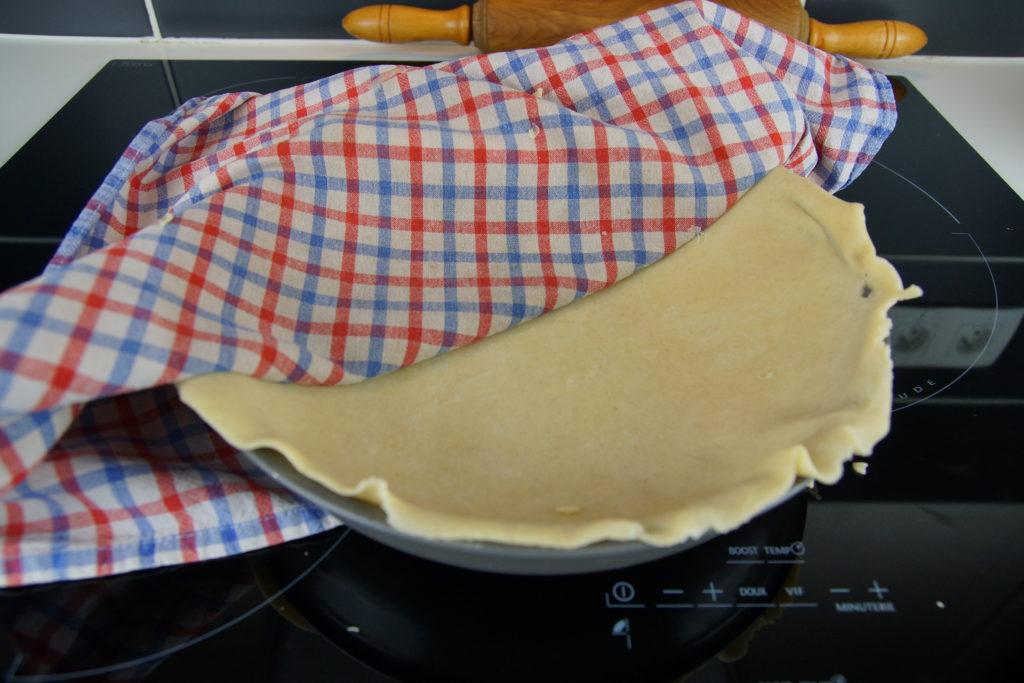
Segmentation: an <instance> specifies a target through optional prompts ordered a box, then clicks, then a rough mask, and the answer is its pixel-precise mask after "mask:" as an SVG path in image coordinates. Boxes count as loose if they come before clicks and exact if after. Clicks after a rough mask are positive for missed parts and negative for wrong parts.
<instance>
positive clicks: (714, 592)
mask: <svg viewBox="0 0 1024 683" xmlns="http://www.w3.org/2000/svg"><path fill="white" fill-rule="evenodd" d="M702 592H704V593H706V594H708V595H710V596H711V602H718V594H719V593H724V592H725V591H724V590H722V589H721V588H715V582H714V581H708V587H707V588H705V589H704V590H703V591H702Z"/></svg>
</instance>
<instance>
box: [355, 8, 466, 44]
mask: <svg viewBox="0 0 1024 683" xmlns="http://www.w3.org/2000/svg"><path fill="white" fill-rule="evenodd" d="M471 16H472V10H471V8H470V6H469V5H462V6H460V7H455V8H453V9H449V10H429V9H423V8H421V7H408V6H406V5H366V6H365V7H360V8H359V9H356V10H353V11H351V12H349V13H348V14H346V15H345V18H344V19H342V20H341V26H342V28H344V29H345V31H346V32H348V33H349V34H351V35H353V36H355V37H356V38H362V39H363V40H371V41H373V42H375V43H414V42H417V41H420V40H449V41H452V42H454V43H458V44H459V45H469V43H470V40H471V36H470V33H471V31H470V25H471Z"/></svg>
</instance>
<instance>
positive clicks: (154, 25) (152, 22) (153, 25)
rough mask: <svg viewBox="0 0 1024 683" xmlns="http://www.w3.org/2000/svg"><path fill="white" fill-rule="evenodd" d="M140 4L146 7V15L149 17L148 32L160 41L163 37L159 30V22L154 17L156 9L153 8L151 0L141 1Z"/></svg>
mask: <svg viewBox="0 0 1024 683" xmlns="http://www.w3.org/2000/svg"><path fill="white" fill-rule="evenodd" d="M142 3H143V4H144V5H145V6H146V15H147V16H148V17H149V30H150V31H152V32H153V37H154V38H156V39H157V40H160V39H162V38H163V37H164V34H163V32H162V31H161V30H160V20H159V19H157V16H156V8H155V7H153V0H142Z"/></svg>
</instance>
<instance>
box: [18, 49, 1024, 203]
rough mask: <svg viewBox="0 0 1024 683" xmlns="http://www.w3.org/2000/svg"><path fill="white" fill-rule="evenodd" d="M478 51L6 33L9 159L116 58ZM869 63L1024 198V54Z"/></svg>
mask: <svg viewBox="0 0 1024 683" xmlns="http://www.w3.org/2000/svg"><path fill="white" fill-rule="evenodd" d="M475 53H476V50H475V48H473V47H463V46H459V45H454V44H451V43H440V42H430V43H416V44H409V45H389V44H382V43H371V42H367V41H362V40H345V39H338V40H312V39H241V38H224V39H222V38H152V37H144V38H96V37H83V36H35V35H15V34H0V92H3V93H4V96H3V98H2V99H0V131H2V133H0V163H2V162H6V161H7V159H9V158H10V156H11V155H13V154H14V153H15V152H16V151H17V150H18V149H19V148H20V147H21V145H22V144H24V143H25V142H26V141H27V140H28V139H29V138H30V137H31V136H32V135H33V134H34V133H35V132H36V131H37V130H39V128H41V127H42V126H43V124H44V123H45V122H46V121H47V120H49V118H50V117H51V116H53V114H55V113H56V112H57V111H58V110H59V109H60V108H61V107H62V106H63V105H64V104H65V102H67V100H68V99H70V97H71V96H72V95H74V93H75V92H77V91H78V89H79V88H81V87H82V85H84V84H85V83H86V82H88V81H89V79H90V78H92V76H93V75H95V74H96V73H97V72H98V71H99V70H100V69H101V68H102V67H103V66H104V65H105V64H106V63H107V62H109V61H111V60H115V59H254V60H256V59H261V60H262V59H269V60H274V59H280V60H289V59H302V60H354V61H389V60H392V61H441V60H445V59H454V58H457V57H462V56H466V55H471V54H475ZM865 63H866V64H867V65H869V66H871V67H873V68H876V69H878V70H880V71H883V72H885V73H887V74H891V75H900V76H905V77H906V78H908V79H909V80H910V82H911V83H913V84H914V86H915V87H916V88H917V89H918V90H920V91H921V92H922V93H923V94H924V96H925V97H927V98H928V100H929V101H931V103H932V104H933V105H935V107H936V108H937V109H938V110H939V111H940V112H942V114H943V116H945V117H946V119H947V120H948V121H949V122H950V123H951V124H952V125H953V126H954V127H955V128H956V129H957V130H958V131H959V132H960V134H961V135H963V136H964V137H965V138H966V139H967V140H968V142H969V143H970V144H971V145H972V146H973V147H974V148H975V149H976V150H977V151H978V152H979V153H980V154H981V155H982V156H983V157H984V158H985V159H986V161H987V162H988V163H989V164H990V165H991V166H992V167H993V168H994V169H995V170H996V172H997V173H999V174H1000V175H1001V176H1002V177H1003V179H1004V180H1005V181H1006V182H1007V183H1008V184H1009V185H1010V186H1011V187H1012V188H1013V189H1014V190H1015V191H1016V192H1017V194H1018V195H1020V196H1022V197H1024V126H1022V125H1021V121H1022V120H1024V116H1022V114H1024V57H941V56H922V55H913V56H910V57H903V58H900V59H890V60H868V61H866V62H865ZM950 172H951V173H952V172H955V169H950Z"/></svg>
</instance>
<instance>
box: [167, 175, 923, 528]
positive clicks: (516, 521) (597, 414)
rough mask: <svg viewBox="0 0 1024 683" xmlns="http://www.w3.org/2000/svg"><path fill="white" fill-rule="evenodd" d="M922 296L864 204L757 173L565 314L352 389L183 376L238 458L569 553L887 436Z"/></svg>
mask: <svg viewBox="0 0 1024 683" xmlns="http://www.w3.org/2000/svg"><path fill="white" fill-rule="evenodd" d="M919 294H920V290H918V289H917V288H916V287H910V288H907V289H905V288H904V287H903V285H902V283H901V281H900V278H899V276H898V274H897V273H896V271H895V269H893V267H892V266H891V265H890V264H889V263H888V262H886V261H885V260H883V259H881V258H879V257H877V256H876V254H875V250H874V246H873V245H872V243H871V240H870V238H869V236H868V233H867V230H866V228H865V225H864V218H863V207H861V206H860V205H855V204H849V203H846V202H843V201H841V200H839V199H837V198H835V197H832V196H831V195H829V194H827V193H826V192H824V191H822V190H821V189H819V188H818V187H817V186H815V185H814V184H813V183H811V182H810V181H808V180H805V179H803V178H800V177H799V176H797V175H795V174H793V173H792V172H790V171H788V170H784V169H781V168H780V169H776V170H774V171H772V172H771V173H770V174H768V175H767V176H766V177H765V178H764V179H762V180H761V181H760V182H759V183H758V184H757V185H755V186H754V187H753V188H752V189H751V190H750V191H749V192H748V193H747V194H746V195H745V196H744V197H743V198H742V199H741V200H740V201H739V202H738V203H737V204H736V205H735V206H734V207H733V208H732V209H730V210H729V211H728V212H727V213H726V215H724V216H723V217H722V218H721V219H719V220H718V221H717V222H716V223H715V224H714V225H713V226H711V227H710V228H709V229H707V230H706V231H705V232H704V233H701V234H700V236H699V237H698V238H695V239H693V240H691V241H690V242H689V243H688V244H686V245H685V246H684V247H682V248H680V249H678V250H677V251H676V252H674V253H672V254H671V255H668V256H666V257H665V258H663V259H661V260H660V261H658V262H657V263H654V264H652V265H650V266H648V267H646V268H644V269H643V270H641V271H640V272H639V273H637V274H635V275H632V276H630V277H628V278H626V279H624V280H623V281H621V282H619V283H617V284H615V285H613V286H610V287H607V288H606V289H604V290H602V291H600V292H598V293H595V294H592V295H589V296H587V297H584V298H583V299H581V300H579V301H576V302H574V303H572V304H571V305H569V306H566V307H564V308H561V309H559V310H557V311H554V312H551V313H549V314H547V315H544V316H541V317H540V318H538V319H536V320H533V321H530V322H527V323H524V324H521V325H520V326H518V327H516V328H514V329H511V330H509V331H506V332H502V333H500V334H497V335H495V336H493V337H490V338H487V339H484V340H481V341H478V342H475V343H473V344H470V345H469V346H466V347H463V348H460V349H457V350H454V351H450V352H448V353H445V354H442V355H440V356H438V357H436V358H434V359H431V360H428V361H423V362H420V363H418V364H415V365H412V366H410V367H407V368H404V369H402V370H398V371H396V372H393V373H391V374H388V375H385V376H382V377H377V378H374V379H372V380H368V381H364V382H361V383H357V384H352V385H343V386H334V387H311V386H298V385H289V384H278V383H274V382H269V381H264V380H259V379H254V378H251V377H248V376H244V375H238V374H225V373H219V374H211V375H203V376H200V377H196V378H193V379H189V380H187V381H185V382H183V383H182V384H181V385H180V386H179V391H180V393H181V396H182V399H183V400H184V401H185V402H186V403H187V404H188V405H190V406H191V407H192V408H194V409H195V410H196V411H197V412H198V413H199V414H200V415H201V416H202V417H203V418H204V419H205V420H206V421H207V423H208V424H210V425H211V426H212V427H213V428H215V429H216V430H217V431H219V432H220V433H221V434H222V435H223V436H224V438H225V439H227V440H228V441H229V442H230V443H231V444H233V445H234V446H236V447H238V448H240V449H254V448H260V447H269V448H273V449H276V450H278V451H280V452H281V453H282V454H284V455H285V456H286V457H287V458H288V459H289V461H290V462H291V463H292V464H293V465H294V466H295V467H296V469H298V470H299V471H300V472H301V473H303V474H304V475H305V476H307V477H309V478H311V479H313V480H315V481H317V482H319V483H320V484H322V485H324V486H326V487H328V488H330V489H332V490H334V491H336V492H338V493H341V494H343V495H348V496H356V497H358V498H361V499H364V500H367V501H370V502H373V503H376V504H378V505H381V506H382V507H383V509H384V511H385V512H386V514H387V517H388V521H389V523H390V524H391V525H393V526H394V527H395V528H397V529H400V530H403V531H406V532H409V533H412V534H416V535H420V536H425V537H430V538H438V539H460V540H484V541H496V542H503V543H509V544H518V545H535V546H544V547H558V548H573V547H579V546H582V545H585V544H588V543H592V542H596V541H600V540H606V539H617V540H627V539H638V540H641V541H644V542H647V543H649V544H653V545H669V544H675V543H678V542H682V541H684V540H686V539H689V538H696V537H699V536H701V535H702V534H703V533H705V532H706V531H708V530H714V531H717V532H725V531H728V530H730V529H732V528H734V527H737V526H739V525H740V524H742V523H744V522H745V521H747V520H749V519H750V518H751V517H753V516H755V515H756V514H758V513H759V512H761V511H763V510H764V509H765V508H766V507H768V506H770V505H771V504H772V503H773V502H774V501H776V500H778V499H779V498H780V497H782V496H783V495H784V494H785V493H786V491H787V490H789V489H790V488H791V487H792V486H793V485H794V482H796V481H797V480H798V479H799V478H810V479H814V480H817V481H821V482H824V483H834V482H835V481H837V480H838V479H839V478H840V476H841V475H842V473H843V466H844V463H845V462H846V461H847V460H849V459H850V458H851V456H852V455H853V454H855V453H856V454H860V455H867V454H869V453H870V452H871V450H872V448H873V447H874V445H875V444H876V443H877V442H878V441H879V440H880V439H882V437H884V436H885V434H886V433H887V431H888V429H889V415H890V403H891V396H892V394H891V388H892V362H891V360H890V355H889V347H888V346H887V336H888V333H889V328H890V323H889V319H888V317H887V315H886V312H887V311H888V309H889V308H890V307H891V306H892V305H893V304H894V303H896V302H897V301H899V300H901V299H906V298H911V297H913V296H917V295H919Z"/></svg>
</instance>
